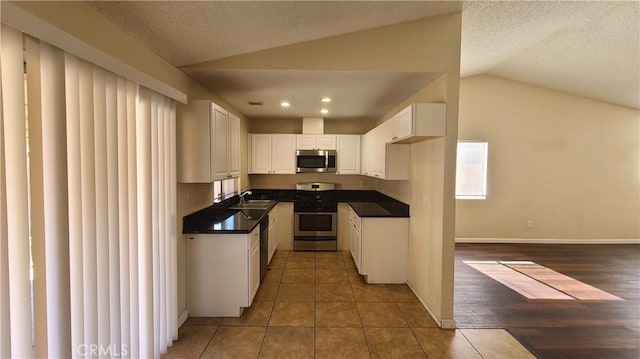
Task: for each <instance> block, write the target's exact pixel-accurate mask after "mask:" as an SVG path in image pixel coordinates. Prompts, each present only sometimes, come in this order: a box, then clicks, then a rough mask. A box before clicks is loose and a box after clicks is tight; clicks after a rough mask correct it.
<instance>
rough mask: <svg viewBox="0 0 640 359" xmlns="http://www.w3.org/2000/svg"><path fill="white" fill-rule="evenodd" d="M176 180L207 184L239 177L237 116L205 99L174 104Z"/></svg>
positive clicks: (238, 129)
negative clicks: (176, 113) (176, 158)
mask: <svg viewBox="0 0 640 359" xmlns="http://www.w3.org/2000/svg"><path fill="white" fill-rule="evenodd" d="M178 119H179V120H178V121H177V124H178V125H177V131H176V132H177V136H176V137H177V147H178V149H177V157H178V161H177V166H178V171H177V172H178V173H177V175H178V182H180V183H211V182H213V181H216V180H221V179H227V178H233V177H238V176H240V119H239V118H238V117H236V116H235V115H233V114H231V113H229V112H228V111H227V110H225V109H224V108H223V107H221V106H218V105H217V104H215V103H213V102H211V101H208V100H193V101H191V103H190V104H189V105H180V106H179V107H178Z"/></svg>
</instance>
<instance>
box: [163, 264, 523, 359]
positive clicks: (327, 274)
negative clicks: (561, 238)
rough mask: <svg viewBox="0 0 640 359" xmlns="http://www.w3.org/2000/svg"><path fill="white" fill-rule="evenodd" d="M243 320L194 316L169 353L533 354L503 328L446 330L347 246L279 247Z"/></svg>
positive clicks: (183, 355) (308, 355) (263, 355)
mask: <svg viewBox="0 0 640 359" xmlns="http://www.w3.org/2000/svg"><path fill="white" fill-rule="evenodd" d="M269 267H270V271H269V272H268V274H267V276H266V278H265V281H264V283H263V284H262V285H261V287H260V290H259V291H258V294H256V298H255V299H254V302H253V305H252V306H251V307H250V308H248V309H247V310H245V312H244V313H243V315H242V317H240V318H189V319H188V320H187V321H186V322H185V324H184V325H183V326H182V327H181V328H180V330H179V334H178V335H179V339H178V340H177V341H176V342H174V344H173V346H172V347H171V348H169V351H168V352H167V354H165V355H163V357H164V358H258V357H259V358H275V357H278V358H349V359H351V358H425V357H428V358H465V359H466V358H533V356H532V355H531V354H530V353H529V352H528V351H527V350H526V349H525V348H524V347H522V346H521V345H520V344H519V343H518V342H517V341H516V340H514V339H513V338H512V337H511V336H510V335H509V334H508V333H507V332H506V331H504V330H501V329H459V330H442V329H440V328H438V327H437V325H436V323H435V322H434V321H433V319H432V318H431V316H430V315H429V314H428V313H427V311H426V310H425V309H424V307H423V306H422V304H420V302H419V301H418V298H417V297H416V296H415V295H414V294H413V292H412V291H411V289H409V287H407V286H406V285H404V284H399V285H395V284H394V285H380V284H378V285H370V284H366V283H365V281H364V279H363V278H362V277H361V276H360V275H358V273H357V272H356V270H355V266H354V264H353V261H352V259H351V257H350V255H349V253H348V252H317V253H315V252H289V251H277V252H276V254H275V255H274V257H273V259H272V261H271V264H270V266H269Z"/></svg>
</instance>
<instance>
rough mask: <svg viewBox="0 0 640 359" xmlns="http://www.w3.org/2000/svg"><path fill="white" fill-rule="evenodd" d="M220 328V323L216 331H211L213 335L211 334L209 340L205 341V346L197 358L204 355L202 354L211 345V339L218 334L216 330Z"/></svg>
mask: <svg viewBox="0 0 640 359" xmlns="http://www.w3.org/2000/svg"><path fill="white" fill-rule="evenodd" d="M221 326H222V322H220V325H218V326H217V327H216V330H214V331H213V334H211V338H209V340H208V341H207V345H205V346H204V349H202V353H200V355H199V356H198V358H202V356H203V355H204V353H206V352H207V348H208V347H209V345H211V341H212V340H213V337H215V336H216V334H217V333H218V330H219V329H220V327H221Z"/></svg>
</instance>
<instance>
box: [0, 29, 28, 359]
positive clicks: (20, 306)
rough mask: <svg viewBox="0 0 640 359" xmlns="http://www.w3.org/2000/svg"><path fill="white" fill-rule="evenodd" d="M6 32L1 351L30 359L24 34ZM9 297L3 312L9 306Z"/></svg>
mask: <svg viewBox="0 0 640 359" xmlns="http://www.w3.org/2000/svg"><path fill="white" fill-rule="evenodd" d="M1 32H2V34H1V37H2V38H1V44H0V46H1V51H0V68H1V75H2V77H1V80H0V81H1V82H2V124H1V127H2V135H3V143H2V145H3V147H2V148H0V157H4V162H3V165H4V168H3V170H4V173H3V175H4V178H3V182H4V188H2V191H3V192H4V193H3V197H2V199H3V203H2V205H1V206H0V208H2V210H3V211H2V213H0V217H2V218H3V220H2V223H3V225H6V232H5V230H4V228H3V230H2V231H0V235H2V238H1V240H0V242H1V243H2V246H3V247H6V250H7V256H6V258H2V259H3V262H2V263H0V267H1V268H2V272H3V273H5V271H6V273H7V274H6V281H7V283H6V285H5V287H4V288H2V292H3V293H9V298H8V302H9V303H8V307H9V311H8V313H6V312H5V310H3V312H2V314H3V317H2V318H1V319H0V322H2V329H3V333H6V332H5V331H6V330H7V329H8V331H9V335H10V337H9V341H10V343H5V342H4V340H3V343H2V345H3V348H2V349H0V351H1V352H2V353H3V356H4V354H5V353H7V352H9V353H10V354H9V357H19V358H24V357H31V356H33V352H32V337H31V323H32V314H31V294H30V277H29V271H30V263H29V262H30V258H29V256H30V250H29V213H28V210H29V209H28V178H27V152H26V148H27V146H26V128H25V113H24V110H25V105H24V104H25V99H24V65H23V63H24V62H23V55H22V50H23V46H22V44H23V35H22V34H21V33H20V32H18V31H16V30H14V29H11V28H9V27H6V26H4V25H3V26H2V31H1ZM5 259H6V261H5ZM3 276H4V275H3ZM4 297H5V296H3V297H2V298H3V304H2V307H5V305H7V304H6V303H5V302H4V301H5V299H4ZM3 336H4V335H3Z"/></svg>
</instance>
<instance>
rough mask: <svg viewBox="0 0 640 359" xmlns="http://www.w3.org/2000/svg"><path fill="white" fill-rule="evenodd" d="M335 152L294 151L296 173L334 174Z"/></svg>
mask: <svg viewBox="0 0 640 359" xmlns="http://www.w3.org/2000/svg"><path fill="white" fill-rule="evenodd" d="M335 171H336V151H333V150H298V151H296V172H297V173H304V172H329V173H331V172H335Z"/></svg>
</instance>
